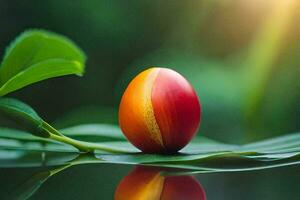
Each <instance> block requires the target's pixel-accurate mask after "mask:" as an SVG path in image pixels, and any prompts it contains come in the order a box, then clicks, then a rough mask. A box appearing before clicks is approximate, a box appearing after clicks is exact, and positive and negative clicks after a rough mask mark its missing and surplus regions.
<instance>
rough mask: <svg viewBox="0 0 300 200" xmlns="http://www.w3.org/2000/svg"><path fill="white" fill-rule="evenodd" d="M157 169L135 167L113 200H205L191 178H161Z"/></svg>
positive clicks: (202, 192)
mask: <svg viewBox="0 0 300 200" xmlns="http://www.w3.org/2000/svg"><path fill="white" fill-rule="evenodd" d="M160 172H161V170H160V169H159V168H153V167H142V166H138V167H135V168H134V170H133V171H132V172H130V173H129V174H128V175H127V176H125V177H124V178H123V180H122V181H121V182H120V183H119V185H118V187H117V190H116V192H115V200H194V199H195V200H196V199H197V200H205V199H206V195H205V191H204V189H203V187H202V186H201V185H200V183H199V182H198V181H197V180H196V179H195V178H194V177H192V176H186V175H185V176H162V175H161V173H160Z"/></svg>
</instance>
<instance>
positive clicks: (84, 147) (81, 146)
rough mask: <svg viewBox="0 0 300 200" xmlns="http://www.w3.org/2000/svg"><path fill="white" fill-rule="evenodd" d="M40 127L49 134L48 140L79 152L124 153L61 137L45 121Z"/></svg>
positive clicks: (100, 145) (61, 135) (60, 134)
mask: <svg viewBox="0 0 300 200" xmlns="http://www.w3.org/2000/svg"><path fill="white" fill-rule="evenodd" d="M42 127H43V129H44V130H46V131H47V132H48V133H49V135H50V137H49V138H50V139H52V140H55V141H58V142H62V143H65V144H69V145H72V146H73V147H75V148H77V149H78V150H79V151H81V152H94V151H95V150H101V151H106V152H109V153H124V152H125V151H121V150H119V149H116V148H113V147H108V146H105V145H102V144H97V143H92V142H84V141H80V140H75V139H72V138H69V137H67V136H65V135H63V134H62V133H60V132H59V131H58V130H56V129H55V128H53V127H52V126H51V125H49V124H48V123H47V122H45V121H43V125H42Z"/></svg>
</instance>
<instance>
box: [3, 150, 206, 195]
mask: <svg viewBox="0 0 300 200" xmlns="http://www.w3.org/2000/svg"><path fill="white" fill-rule="evenodd" d="M55 163H56V164H59V163H61V164H60V165H58V166H54V167H53V166H52V167H47V166H46V165H44V167H42V168H40V169H39V168H38V169H37V170H34V173H32V174H31V175H30V176H27V178H26V179H22V180H21V181H16V180H10V181H12V182H15V183H16V184H15V186H13V187H12V188H11V190H10V191H7V192H6V193H5V195H4V199H31V198H33V199H34V197H35V195H36V193H38V192H39V190H40V189H42V188H43V187H44V185H45V184H46V182H47V181H50V180H51V179H52V178H55V177H56V176H58V175H64V174H67V171H69V170H70V171H72V169H73V168H74V166H77V165H82V164H90V165H91V164H92V163H98V164H99V163H101V160H99V159H97V158H96V157H95V156H93V155H89V154H81V155H79V156H78V157H76V158H73V159H71V160H69V161H64V162H55ZM51 164H54V163H51ZM90 165H88V166H87V165H86V166H87V168H88V167H89V168H91V166H90ZM24 169H26V168H24ZM24 169H22V168H20V169H19V170H18V171H22V170H23V171H26V170H24ZM28 169H31V168H28ZM33 169H35V168H34V167H33ZM81 171H82V170H81ZM25 173H26V172H25ZM183 173H184V174H185V175H177V174H183ZM188 173H190V172H186V171H184V172H182V171H180V170H175V169H167V168H161V167H150V166H137V167H134V169H133V170H132V171H131V172H130V173H129V174H128V175H126V176H124V178H122V180H121V182H120V183H119V184H117V182H116V183H114V184H112V185H110V187H111V188H112V189H113V190H114V191H115V192H114V199H115V200H187V199H188V200H194V199H195V200H196V199H197V200H205V199H206V195H205V191H204V189H203V187H202V186H201V185H200V183H199V182H198V181H197V180H196V179H195V178H194V177H193V176H189V175H186V174H188ZM88 174H89V176H96V174H97V175H98V174H99V172H96V173H92V174H90V173H88ZM93 174H94V175H93ZM101 176H103V172H102V173H100V177H101ZM75 181H76V182H77V183H76V182H75V183H73V184H78V183H81V182H84V181H83V180H82V179H80V178H77V179H76V180H75ZM106 181H109V180H106ZM71 188H72V187H71ZM71 188H70V187H69V189H71ZM80 195H86V194H80ZM100 197H101V194H100ZM48 198H49V199H51V194H50V193H49V197H47V199H48ZM111 198H113V197H111Z"/></svg>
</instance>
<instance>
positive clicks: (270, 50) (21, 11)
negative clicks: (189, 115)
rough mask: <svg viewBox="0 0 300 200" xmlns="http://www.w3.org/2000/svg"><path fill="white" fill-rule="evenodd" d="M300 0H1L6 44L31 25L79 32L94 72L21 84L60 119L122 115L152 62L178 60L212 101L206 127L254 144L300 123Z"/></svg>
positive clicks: (1, 40) (47, 113) (212, 133)
mask: <svg viewBox="0 0 300 200" xmlns="http://www.w3.org/2000/svg"><path fill="white" fill-rule="evenodd" d="M299 9H300V2H299V1H298V0H276V1H275V0H264V1H263V0H251V1H250V0H219V1H218V0H194V1H193V0H187V1H180V0H178V1H176V0H164V1H160V0H151V1H150V0H149V1H138V0H127V1H116V0H105V1H99V0H89V1H61V0H44V1H30V0H27V1H17V0H9V1H4V0H1V1H0V25H1V31H0V52H1V55H3V53H4V50H5V47H6V46H7V45H8V44H9V42H10V41H11V40H13V39H14V38H15V37H16V36H17V35H18V34H19V33H20V32H22V31H24V30H25V29H28V28H43V29H48V30H51V31H54V32H57V33H60V34H63V35H66V36H68V37H69V38H71V39H72V40H74V41H75V42H76V43H77V44H78V45H79V46H80V47H81V48H82V49H83V50H84V51H85V52H86V54H87V56H88V61H87V68H86V73H85V76H84V77H82V78H78V77H75V76H68V77H62V78H55V79H51V80H47V81H44V82H41V83H38V84H35V85H33V86H29V87H26V88H25V89H22V90H20V91H17V92H15V93H14V94H12V95H11V96H14V97H17V98H19V99H21V100H23V101H25V102H27V103H28V104H30V105H32V106H33V107H34V108H35V109H36V110H37V111H38V112H39V113H40V114H41V116H43V117H44V118H45V119H47V120H48V121H52V122H54V123H55V124H56V126H57V127H58V128H59V127H65V126H68V125H74V124H78V123H84V122H99V123H117V122H118V116H117V111H118V104H119V101H120V97H121V95H122V93H123V91H124V88H125V87H126V85H127V84H128V83H129V81H130V80H131V79H132V78H133V77H134V76H135V75H136V74H137V73H139V72H140V71H142V70H143V69H146V68H148V67H149V66H161V67H168V68H172V69H175V70H176V71H178V72H180V73H181V74H183V75H184V76H185V77H186V78H187V79H188V80H189V81H190V82H191V83H192V85H193V86H194V87H195V89H196V91H197V93H198V95H199V97H200V100H201V103H202V107H203V116H202V124H201V128H200V131H199V135H200V134H201V135H205V136H207V137H211V138H214V139H218V140H221V141H224V142H230V143H245V142H250V141H255V140H258V139H263V138H268V137H272V136H276V135H283V134H287V133H292V132H295V131H299V130H300V123H299V120H300V115H299V113H300V102H299V99H300V82H299V77H300V66H299V65H300V26H299V20H300V12H299Z"/></svg>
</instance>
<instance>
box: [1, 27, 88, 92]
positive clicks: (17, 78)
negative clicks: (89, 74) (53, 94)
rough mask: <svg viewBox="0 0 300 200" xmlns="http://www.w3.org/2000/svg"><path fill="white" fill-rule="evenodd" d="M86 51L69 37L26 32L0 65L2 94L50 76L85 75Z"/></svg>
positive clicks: (8, 51) (12, 46)
mask: <svg viewBox="0 0 300 200" xmlns="http://www.w3.org/2000/svg"><path fill="white" fill-rule="evenodd" d="M85 60H86V58H85V55H84V53H83V52H82V51H81V50H80V49H79V48H78V47H77V46H76V45H75V44H74V43H73V42H72V41H70V40H69V39H67V38H66V37H63V36H61V35H58V34H55V33H52V32H48V31H44V30H30V31H26V32H24V33H22V34H21V35H20V36H19V37H18V38H17V39H16V40H15V41H14V42H12V44H11V45H10V46H9V47H8V49H7V51H6V53H5V56H4V58H3V61H2V64H1V67H0V96H3V95H5V94H8V93H10V92H13V91H15V90H18V89H20V88H22V87H25V86H27V85H29V84H32V83H35V82H38V81H42V80H45V79H48V78H53V77H58V76H63V75H69V74H76V75H82V74H83V72H84V64H85Z"/></svg>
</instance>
